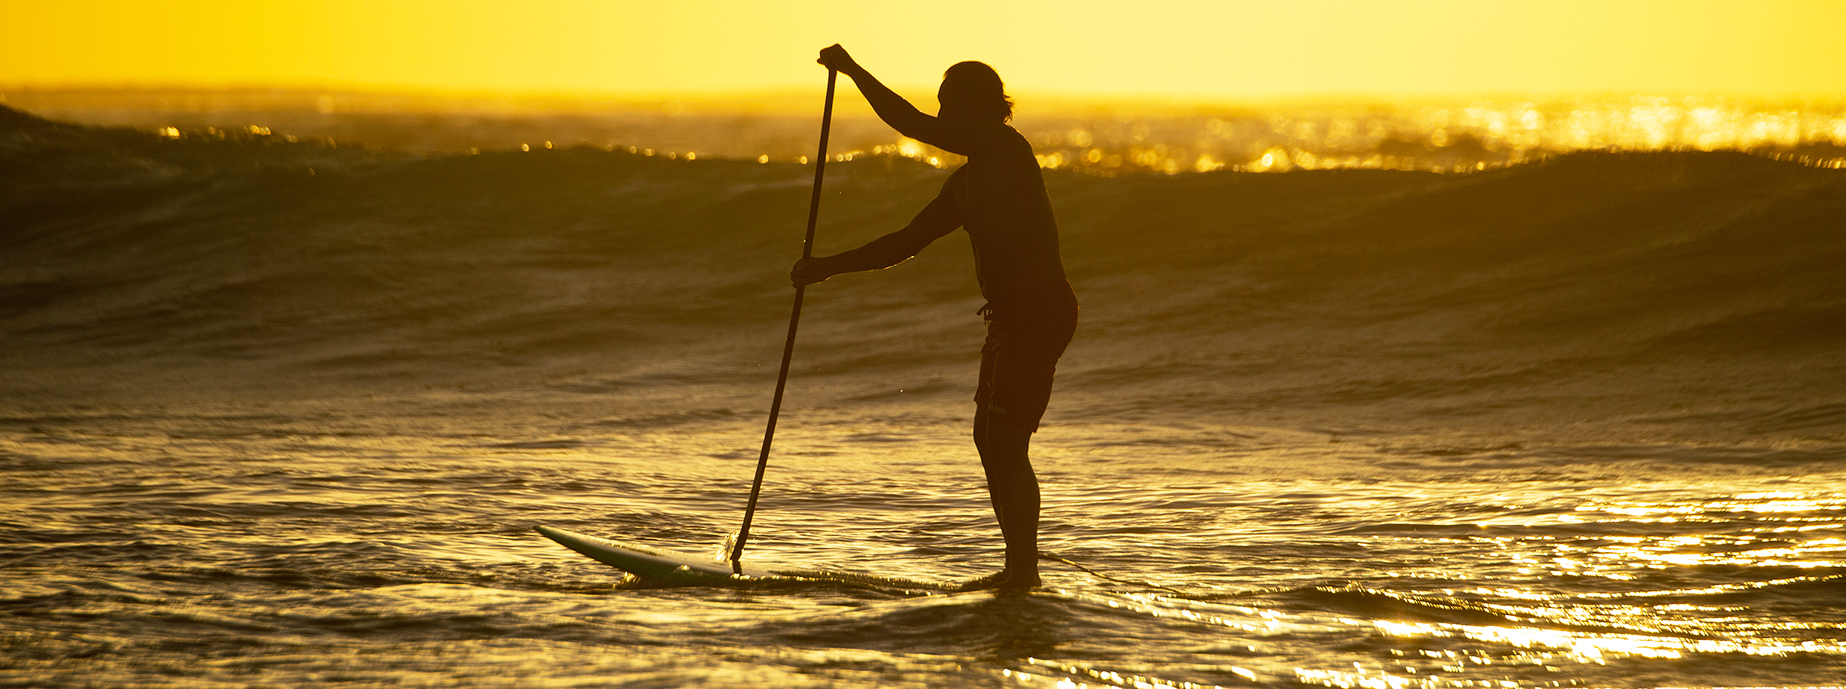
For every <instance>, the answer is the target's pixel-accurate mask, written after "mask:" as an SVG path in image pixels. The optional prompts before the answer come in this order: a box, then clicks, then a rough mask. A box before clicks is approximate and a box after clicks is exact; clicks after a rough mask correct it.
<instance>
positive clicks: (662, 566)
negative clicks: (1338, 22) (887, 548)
mask: <svg viewBox="0 0 1846 689" xmlns="http://www.w3.org/2000/svg"><path fill="white" fill-rule="evenodd" d="M535 528H536V529H537V530H538V532H539V533H541V534H544V535H545V537H546V538H549V539H551V540H554V541H557V542H558V544H559V545H562V546H564V547H566V548H570V549H571V550H575V551H577V552H579V553H583V554H584V555H587V556H589V558H590V559H592V560H595V561H597V562H601V563H603V564H605V565H609V566H611V567H614V568H616V569H619V570H622V571H624V572H627V573H629V574H633V575H635V576H636V577H639V578H641V579H645V580H649V581H656V582H663V583H667V582H670V583H686V584H695V585H696V584H721V583H726V582H730V581H735V580H737V577H736V576H735V575H734V574H733V573H732V572H731V565H730V563H726V562H713V561H711V560H709V559H706V558H703V557H700V556H698V555H693V554H691V553H681V552H676V551H672V550H663V549H660V548H647V547H643V546H637V545H632V544H625V543H617V542H615V541H611V540H609V539H606V538H597V537H595V536H586V535H584V534H580V533H577V532H574V531H565V530H564V529H560V528H556V527H551V526H539V527H535ZM743 570H744V571H743V575H744V576H745V577H749V578H751V579H809V580H818V581H832V582H838V583H844V584H856V585H861V586H871V587H876V588H881V589H898V590H903V591H923V592H945V591H955V590H957V587H955V586H952V585H949V584H938V583H935V582H928V581H917V580H914V579H899V578H897V577H881V576H877V575H873V574H855V573H851V572H834V571H829V570H810V569H794V568H784V567H775V568H762V567H751V566H745V567H744V568H743Z"/></svg>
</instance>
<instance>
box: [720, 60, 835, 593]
mask: <svg viewBox="0 0 1846 689" xmlns="http://www.w3.org/2000/svg"><path fill="white" fill-rule="evenodd" d="M838 76H839V72H837V71H835V70H832V69H829V70H827V105H826V107H825V108H823V109H822V110H821V115H820V153H819V154H818V155H816V156H815V158H814V196H813V197H812V198H810V199H809V200H808V235H807V238H805V239H803V240H801V257H802V258H804V259H806V258H809V257H811V256H813V255H814V223H815V222H817V221H819V220H820V183H821V179H822V178H823V177H824V176H825V175H826V172H827V133H828V130H830V129H832V127H833V83H834V81H835V80H836V78H837V77H838ZM807 289H808V288H807V286H806V285H796V286H795V311H794V313H792V314H789V317H788V341H787V342H785V343H783V345H782V372H781V373H780V374H778V375H777V376H776V396H775V399H774V400H773V401H771V402H770V403H769V427H768V428H765V429H764V430H763V452H762V454H760V455H758V456H757V458H756V480H755V481H752V482H751V483H750V504H749V506H748V507H745V508H744V525H743V528H741V529H738V530H737V543H736V544H735V545H733V546H732V547H731V571H732V572H735V573H737V574H743V571H744V566H743V557H744V543H745V542H747V541H749V540H750V520H751V519H753V518H754V517H756V498H757V496H759V495H761V494H762V493H763V471H764V470H766V469H768V468H769V446H770V444H771V443H773V442H775V439H776V417H778V416H780V415H781V414H782V390H783V389H785V388H787V387H788V364H789V361H791V360H793V359H794V357H795V328H796V327H797V326H799V325H801V297H802V295H804V294H806V293H807Z"/></svg>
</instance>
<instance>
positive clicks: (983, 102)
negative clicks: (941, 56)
mask: <svg viewBox="0 0 1846 689" xmlns="http://www.w3.org/2000/svg"><path fill="white" fill-rule="evenodd" d="M936 102H937V103H940V104H941V106H942V108H941V110H939V111H937V115H938V116H939V117H942V118H945V119H963V118H967V119H976V120H998V121H1000V122H1005V121H1007V120H1010V119H1013V99H1012V98H1010V97H1008V96H1007V95H1006V84H1004V83H1002V82H1001V81H1000V73H999V72H995V71H994V68H992V67H988V66H987V65H986V64H984V63H980V62H975V61H972V60H970V61H968V62H957V63H955V64H954V65H951V66H950V67H949V71H947V72H943V73H942V88H940V89H937V90H936Z"/></svg>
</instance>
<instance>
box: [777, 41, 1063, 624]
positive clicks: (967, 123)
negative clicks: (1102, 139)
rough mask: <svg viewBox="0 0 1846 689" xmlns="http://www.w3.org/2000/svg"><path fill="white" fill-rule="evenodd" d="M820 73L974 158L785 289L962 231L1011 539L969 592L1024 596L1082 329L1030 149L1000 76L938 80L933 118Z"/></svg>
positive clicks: (986, 448)
mask: <svg viewBox="0 0 1846 689" xmlns="http://www.w3.org/2000/svg"><path fill="white" fill-rule="evenodd" d="M820 63H821V64H823V65H826V66H828V67H830V68H833V69H836V70H839V71H840V73H842V74H845V75H847V76H849V77H852V80H853V83H855V84H858V86H859V92H860V93H862V94H864V95H865V100H866V101H868V102H870V103H871V105H872V109H873V110H874V111H876V112H877V113H878V117H879V118H880V119H883V120H884V121H885V124H889V125H891V127H892V128H893V129H896V130H897V131H898V132H899V133H902V134H903V135H904V136H908V137H910V138H912V139H916V140H918V141H921V142H924V143H927V144H930V145H932V146H935V147H937V148H940V149H943V150H945V151H950V152H953V153H957V154H960V155H963V156H967V158H968V163H967V164H966V165H963V166H961V168H959V169H957V170H956V171H955V172H954V173H953V174H950V175H949V179H948V182H946V183H944V184H943V185H942V193H940V194H938V195H937V196H936V199H935V200H934V201H931V202H930V203H929V205H928V206H926V207H924V209H923V211H922V212H920V213H918V214H917V215H916V217H915V218H914V219H912V220H911V221H910V224H909V225H907V226H905V227H904V229H901V230H898V231H896V232H892V233H891V234H887V235H885V236H883V237H879V238H878V239H874V240H872V241H871V242H870V243H868V244H866V245H865V246H862V247H859V248H857V249H853V250H851V251H847V252H844V253H840V254H835V255H832V256H819V257H815V258H809V259H804V260H802V261H800V262H798V263H796V264H795V267H794V269H793V270H792V271H790V273H789V278H790V279H791V280H793V281H794V283H795V284H797V285H806V284H812V283H816V282H820V281H822V280H825V279H827V278H829V277H832V276H834V275H837V274H840V273H851V272H856V271H862V270H877V269H880V268H888V267H891V266H894V265H897V264H898V263H902V262H903V261H904V260H906V259H909V258H910V257H912V256H915V255H917V252H919V251H922V250H923V247H925V246H928V245H929V243H930V242H933V241H935V240H936V239H937V238H939V237H942V236H944V235H946V234H948V233H950V232H953V231H955V228H957V227H962V228H966V229H967V231H968V239H969V241H970V242H971V243H972V244H973V245H974V270H975V276H976V277H977V278H978V279H979V280H980V283H981V295H982V296H984V297H986V298H987V305H986V306H984V307H982V308H981V311H980V313H981V314H982V315H984V316H986V317H987V343H986V345H984V346H983V347H981V378H980V384H979V385H978V386H977V387H976V390H975V393H974V402H975V412H974V445H975V447H976V448H977V449H979V451H980V453H981V466H982V467H983V468H985V469H986V472H987V491H988V494H989V497H991V498H992V500H993V506H994V516H995V517H996V518H998V519H999V522H1000V531H1001V533H1002V534H1003V535H1005V537H1006V568H1005V569H1003V570H1001V571H1000V573H998V574H995V575H992V576H988V577H983V578H981V579H977V580H975V581H974V582H971V583H970V584H969V585H968V586H969V588H988V587H1001V588H1027V587H1032V586H1037V585H1039V578H1038V509H1039V494H1038V477H1037V476H1036V475H1034V474H1033V473H1032V462H1031V460H1030V459H1028V458H1027V456H1026V455H1027V449H1028V447H1029V446H1030V444H1031V441H1032V434H1033V433H1034V432H1036V431H1037V430H1038V422H1039V418H1040V417H1042V416H1043V415H1044V413H1045V405H1046V403H1047V402H1048V401H1049V400H1050V399H1051V377H1052V372H1053V370H1055V369H1056V368H1057V363H1058V357H1060V356H1062V355H1063V354H1064V348H1065V346H1066V345H1068V344H1070V338H1071V334H1072V333H1073V332H1075V331H1076V328H1077V296H1076V294H1075V293H1074V292H1072V291H1071V288H1070V282H1069V281H1068V280H1066V279H1065V277H1064V263H1063V261H1062V260H1061V259H1060V258H1059V256H1058V226H1057V221H1056V220H1054V219H1053V218H1052V216H1051V199H1050V197H1049V196H1047V195H1046V193H1045V179H1044V177H1043V176H1042V175H1041V174H1040V173H1039V169H1038V160H1037V159H1036V158H1034V157H1033V156H1032V145H1031V144H1030V143H1027V142H1026V139H1025V137H1023V136H1020V135H1019V132H1017V131H1015V130H1014V129H1013V128H1012V127H1010V126H1008V125H1007V124H1006V123H1007V121H1008V120H1011V119H1012V116H1013V101H1012V99H1011V98H1008V97H1007V95H1006V89H1005V85H1004V84H1002V83H1001V82H1000V75H999V74H996V73H995V72H994V70H993V68H992V67H988V66H987V65H985V64H982V63H979V62H960V63H956V64H955V65H954V66H951V67H949V69H948V71H947V72H945V73H943V75H942V88H941V89H939V90H938V91H937V92H936V100H937V102H938V103H940V104H941V108H940V109H939V110H938V111H937V113H936V116H935V117H930V116H929V115H925V114H923V113H922V112H920V111H918V110H917V109H916V108H915V107H912V106H911V105H910V103H909V102H908V101H905V100H904V99H903V98H902V97H900V96H898V95H897V94H896V93H892V92H891V89H888V88H885V86H884V84H881V83H878V80H877V79H875V78H873V77H872V75H871V73H870V72H867V71H865V68H863V67H860V66H859V65H858V63H856V62H854V61H853V59H852V56H851V55H848V54H847V53H846V49H845V48H841V47H840V46H838V45H834V46H831V47H829V48H827V49H825V50H822V51H820Z"/></svg>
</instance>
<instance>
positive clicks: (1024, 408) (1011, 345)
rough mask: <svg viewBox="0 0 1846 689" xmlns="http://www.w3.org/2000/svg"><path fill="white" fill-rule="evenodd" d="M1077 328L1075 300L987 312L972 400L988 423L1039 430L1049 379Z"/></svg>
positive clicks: (1043, 414) (1049, 392) (1046, 402)
mask: <svg viewBox="0 0 1846 689" xmlns="http://www.w3.org/2000/svg"><path fill="white" fill-rule="evenodd" d="M1076 331H1077V303H1076V300H1074V299H1072V300H1069V301H1068V302H1065V301H1061V300H1060V301H1056V302H1049V303H1045V304H1036V305H1033V307H1032V308H1020V309H1012V310H1007V311H992V312H989V313H987V343H986V344H985V345H982V347H981V382H980V384H978V385H976V386H975V389H974V403H975V405H976V406H977V409H978V410H979V411H982V412H985V413H986V414H987V415H988V416H987V418H988V422H989V423H992V422H994V421H1004V422H1006V423H1009V424H1012V425H1013V426H1014V427H1015V428H1026V429H1029V430H1031V431H1033V432H1036V431H1038V422H1039V420H1040V419H1042V418H1044V416H1045V406H1046V405H1047V404H1049V403H1050V402H1051V378H1052V374H1053V373H1054V372H1056V370H1057V367H1058V358H1059V357H1061V356H1063V355H1064V348H1065V347H1067V346H1069V345H1070V338H1071V335H1073V334H1075V333H1076Z"/></svg>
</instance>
